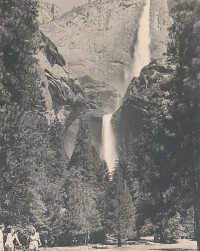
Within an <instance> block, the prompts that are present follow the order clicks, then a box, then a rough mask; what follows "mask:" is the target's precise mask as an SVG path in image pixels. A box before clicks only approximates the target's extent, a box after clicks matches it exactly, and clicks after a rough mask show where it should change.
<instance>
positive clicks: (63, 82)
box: [36, 32, 85, 124]
mask: <svg viewBox="0 0 200 251" xmlns="http://www.w3.org/2000/svg"><path fill="white" fill-rule="evenodd" d="M36 43H38V44H39V45H38V47H39V48H40V50H39V51H38V54H37V55H36V58H37V59H38V65H39V70H40V78H41V81H42V92H43V95H44V97H45V100H46V107H47V119H48V121H49V123H51V122H52V121H53V120H54V118H55V116H57V117H58V118H59V119H60V121H62V122H63V124H64V123H65V119H66V117H67V116H68V113H69V112H70V111H71V109H72V107H73V106H74V105H76V103H81V102H82V103H83V104H84V103H85V98H84V95H85V94H84V91H83V88H82V87H81V85H80V83H79V81H78V80H77V78H76V77H73V76H72V75H71V76H70V77H69V74H68V67H67V65H66V64H65V60H64V58H63V57H62V55H61V54H60V53H59V52H58V49H57V47H56V46H55V44H54V43H53V42H52V41H51V40H50V39H48V38H47V37H46V36H45V35H44V34H42V33H41V32H38V34H37V38H36Z"/></svg>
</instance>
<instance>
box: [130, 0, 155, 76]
mask: <svg viewBox="0 0 200 251" xmlns="http://www.w3.org/2000/svg"><path fill="white" fill-rule="evenodd" d="M149 16H150V0H147V2H146V5H145V6H144V10H143V14H142V16H141V18H140V21H139V27H138V34H137V36H138V38H137V44H136V46H135V53H134V63H133V76H134V77H139V76H140V72H141V70H142V68H143V67H144V66H145V65H148V64H149V63H150V60H151V56H150V55H151V54H150V49H149V45H150V43H151V38H150V24H149V23H150V22H149Z"/></svg>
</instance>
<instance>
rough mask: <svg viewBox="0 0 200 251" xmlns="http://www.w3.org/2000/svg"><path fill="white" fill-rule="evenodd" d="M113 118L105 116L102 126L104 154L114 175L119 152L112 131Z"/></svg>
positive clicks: (108, 115)
mask: <svg viewBox="0 0 200 251" xmlns="http://www.w3.org/2000/svg"><path fill="white" fill-rule="evenodd" d="M111 118H112V114H106V115H104V116H103V126H102V142H103V148H102V154H103V157H104V159H105V161H106V163H107V165H108V169H109V172H110V173H112V171H113V170H114V166H115V160H116V159H117V151H116V148H115V147H116V144H115V135H114V133H113V129H112V124H111Z"/></svg>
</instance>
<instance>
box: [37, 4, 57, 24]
mask: <svg viewBox="0 0 200 251" xmlns="http://www.w3.org/2000/svg"><path fill="white" fill-rule="evenodd" d="M39 6H40V8H39V23H40V24H45V23H48V22H50V21H51V20H54V19H56V18H57V17H59V16H60V10H59V8H58V7H57V6H56V5H55V4H50V3H46V2H44V1H41V0H40V1H39Z"/></svg>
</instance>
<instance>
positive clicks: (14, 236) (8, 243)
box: [5, 228, 21, 251]
mask: <svg viewBox="0 0 200 251" xmlns="http://www.w3.org/2000/svg"><path fill="white" fill-rule="evenodd" d="M14 240H16V241H17V243H18V244H19V246H21V243H20V241H19V239H18V237H17V234H16V233H15V229H14V228H11V229H10V233H9V234H8V236H7V239H6V243H5V247H6V249H7V251H13V250H14Z"/></svg>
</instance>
